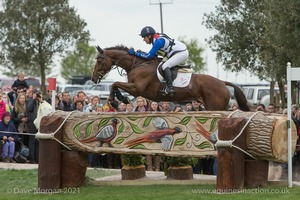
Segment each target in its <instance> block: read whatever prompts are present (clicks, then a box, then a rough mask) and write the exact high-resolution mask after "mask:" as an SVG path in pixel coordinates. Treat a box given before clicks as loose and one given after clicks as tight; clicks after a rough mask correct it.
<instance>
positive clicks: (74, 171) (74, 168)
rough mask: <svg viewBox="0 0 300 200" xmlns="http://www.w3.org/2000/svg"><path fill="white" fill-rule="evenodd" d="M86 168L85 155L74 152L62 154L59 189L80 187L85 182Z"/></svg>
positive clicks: (86, 159)
mask: <svg viewBox="0 0 300 200" xmlns="http://www.w3.org/2000/svg"><path fill="white" fill-rule="evenodd" d="M87 166H88V158H87V154H82V153H80V152H76V151H63V152H62V169H61V171H62V175H61V187H62V188H65V187H69V188H72V187H73V188H74V187H80V186H82V185H83V183H84V180H85V173H86V169H87Z"/></svg>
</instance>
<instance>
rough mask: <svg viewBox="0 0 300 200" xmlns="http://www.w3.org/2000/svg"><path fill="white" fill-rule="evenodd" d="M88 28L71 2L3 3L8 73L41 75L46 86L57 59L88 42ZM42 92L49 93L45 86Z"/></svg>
mask: <svg viewBox="0 0 300 200" xmlns="http://www.w3.org/2000/svg"><path fill="white" fill-rule="evenodd" d="M85 27H86V23H85V22H84V20H82V19H81V18H80V17H79V15H77V14H76V11H75V9H74V8H72V7H70V6H69V2H68V0H43V1H40V0H3V11H0V45H1V53H2V55H1V56H0V58H2V59H1V64H3V65H5V67H6V68H7V71H6V74H16V73H18V71H26V73H27V74H28V75H39V76H40V77H41V82H42V85H43V86H45V76H46V73H48V71H49V70H50V66H51V64H53V58H54V56H56V55H60V54H62V53H63V52H65V51H66V50H67V49H68V48H69V47H72V46H74V44H75V43H76V42H78V41H83V42H85V41H88V39H89V32H88V31H86V30H84V29H85ZM42 89H43V92H44V93H45V87H43V88H42Z"/></svg>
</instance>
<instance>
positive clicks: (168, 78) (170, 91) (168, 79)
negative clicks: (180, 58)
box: [164, 67, 174, 95]
mask: <svg viewBox="0 0 300 200" xmlns="http://www.w3.org/2000/svg"><path fill="white" fill-rule="evenodd" d="M164 75H165V79H166V85H167V87H166V93H167V94H169V95H173V93H174V90H173V81H172V74H171V70H170V68H169V67H167V68H166V69H165V70H164Z"/></svg>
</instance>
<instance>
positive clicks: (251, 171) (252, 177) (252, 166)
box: [245, 160, 269, 188]
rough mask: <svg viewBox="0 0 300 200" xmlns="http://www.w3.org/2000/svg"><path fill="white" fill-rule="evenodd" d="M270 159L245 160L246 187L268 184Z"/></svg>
mask: <svg viewBox="0 0 300 200" xmlns="http://www.w3.org/2000/svg"><path fill="white" fill-rule="evenodd" d="M268 171H269V161H267V160H246V161H245V187H248V188H259V187H263V186H267V185H268Z"/></svg>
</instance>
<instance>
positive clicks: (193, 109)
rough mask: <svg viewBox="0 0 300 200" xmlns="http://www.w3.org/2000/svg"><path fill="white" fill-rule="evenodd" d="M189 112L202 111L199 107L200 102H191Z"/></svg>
mask: <svg viewBox="0 0 300 200" xmlns="http://www.w3.org/2000/svg"><path fill="white" fill-rule="evenodd" d="M191 111H203V108H202V107H201V102H200V101H192V109H191Z"/></svg>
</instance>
